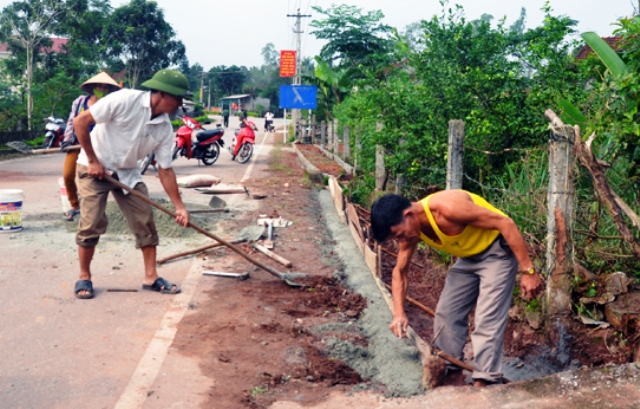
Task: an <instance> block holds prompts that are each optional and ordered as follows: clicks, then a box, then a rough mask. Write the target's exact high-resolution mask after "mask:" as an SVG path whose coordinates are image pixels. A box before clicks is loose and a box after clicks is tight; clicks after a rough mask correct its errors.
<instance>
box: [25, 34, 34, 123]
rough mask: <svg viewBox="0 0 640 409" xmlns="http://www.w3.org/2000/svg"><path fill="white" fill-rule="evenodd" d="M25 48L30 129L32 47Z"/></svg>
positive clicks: (31, 113)
mask: <svg viewBox="0 0 640 409" xmlns="http://www.w3.org/2000/svg"><path fill="white" fill-rule="evenodd" d="M26 50H27V129H28V130H29V131H31V130H32V129H31V117H32V115H33V95H32V94H31V85H32V82H33V47H30V46H28V47H26Z"/></svg>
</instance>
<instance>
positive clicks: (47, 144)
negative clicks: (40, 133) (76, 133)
mask: <svg viewBox="0 0 640 409" xmlns="http://www.w3.org/2000/svg"><path fill="white" fill-rule="evenodd" d="M45 121H47V124H46V125H45V127H44V129H45V131H47V132H46V134H45V137H44V142H43V143H42V148H43V149H50V148H57V147H59V146H60V142H62V140H63V139H64V130H65V129H66V128H67V123H66V122H65V121H64V119H62V118H58V117H57V116H50V117H48V118H46V119H45Z"/></svg>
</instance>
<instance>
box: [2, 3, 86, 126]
mask: <svg viewBox="0 0 640 409" xmlns="http://www.w3.org/2000/svg"><path fill="white" fill-rule="evenodd" d="M74 3H75V0H69V1H68V2H66V1H62V0H28V1H16V2H13V3H11V4H10V5H8V6H7V7H5V8H4V9H3V10H2V12H1V13H0V39H1V40H3V41H6V42H7V43H9V44H11V45H12V46H14V47H18V48H21V49H23V50H24V52H25V53H26V74H27V75H26V77H27V90H26V91H27V123H28V125H27V126H28V128H29V130H31V117H32V115H33V96H32V91H31V88H32V86H33V66H34V55H37V53H39V52H40V50H41V48H42V47H43V46H45V45H48V42H49V41H50V40H49V33H51V32H53V31H55V27H56V25H58V24H59V23H60V21H61V19H62V18H64V15H65V13H66V12H67V9H68V7H69V6H71V5H73V4H74Z"/></svg>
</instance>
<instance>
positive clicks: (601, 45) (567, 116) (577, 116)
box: [558, 31, 629, 128]
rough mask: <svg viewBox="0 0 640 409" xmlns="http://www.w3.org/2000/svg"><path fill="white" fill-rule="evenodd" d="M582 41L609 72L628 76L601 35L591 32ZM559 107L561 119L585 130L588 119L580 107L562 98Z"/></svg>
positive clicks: (622, 64)
mask: <svg viewBox="0 0 640 409" xmlns="http://www.w3.org/2000/svg"><path fill="white" fill-rule="evenodd" d="M581 37H582V39H583V40H584V41H585V43H587V45H588V46H589V47H591V49H592V50H593V52H594V53H595V54H596V55H597V56H598V58H600V60H601V61H602V63H603V64H604V65H605V67H607V69H608V70H609V72H610V73H611V74H612V75H614V76H621V75H624V74H627V73H628V72H629V69H628V68H627V66H626V65H625V63H624V61H622V59H621V58H620V56H618V54H616V52H615V51H614V50H613V49H612V48H611V47H610V46H609V44H607V43H606V42H605V41H604V40H603V39H602V38H601V37H600V36H599V35H597V34H596V33H594V32H592V31H590V32H587V33H583V34H582V35H581ZM558 105H559V106H560V109H561V110H562V113H561V115H560V118H561V119H562V121H563V122H564V123H566V124H570V125H579V126H580V128H584V127H585V126H586V124H587V118H586V117H585V116H584V115H583V114H582V112H580V110H579V109H578V107H576V106H575V105H573V104H572V103H571V102H570V101H569V100H567V99H565V98H561V99H560V100H559V101H558Z"/></svg>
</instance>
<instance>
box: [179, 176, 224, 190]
mask: <svg viewBox="0 0 640 409" xmlns="http://www.w3.org/2000/svg"><path fill="white" fill-rule="evenodd" d="M220 180H221V179H220V178H219V177H216V176H212V175H191V176H182V177H179V178H178V186H180V187H201V186H213V185H216V184H218V183H220Z"/></svg>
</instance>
